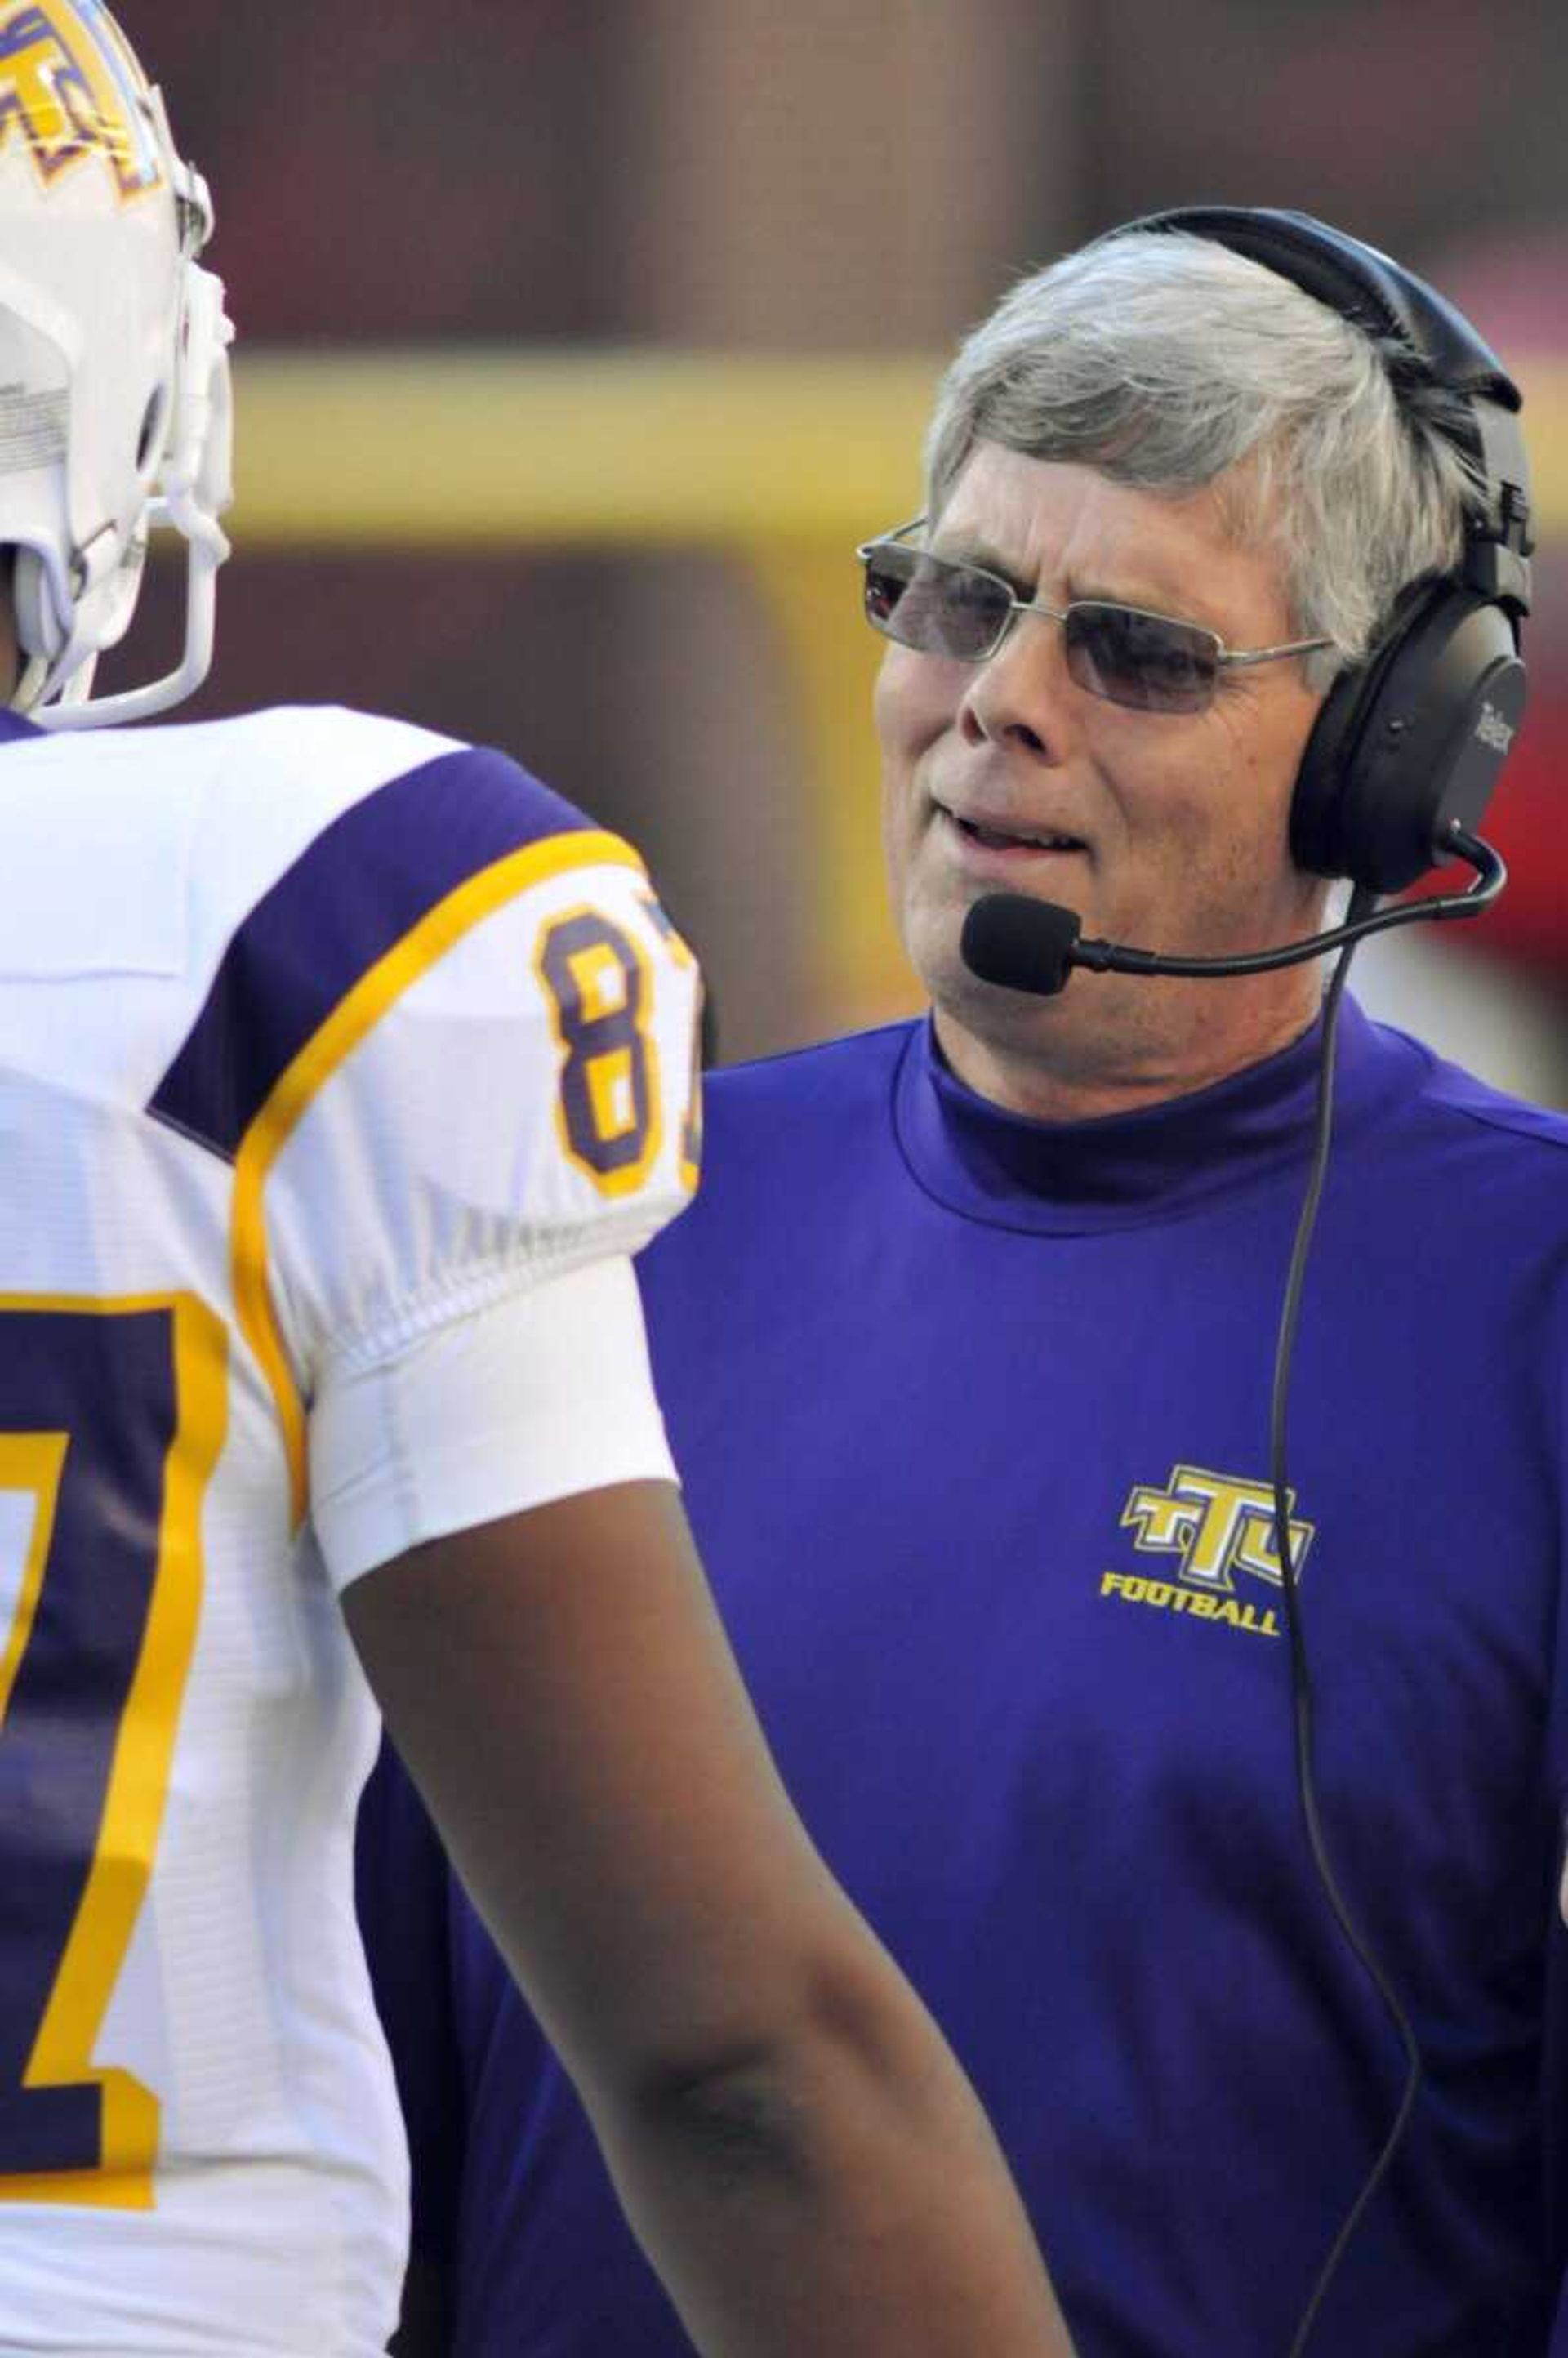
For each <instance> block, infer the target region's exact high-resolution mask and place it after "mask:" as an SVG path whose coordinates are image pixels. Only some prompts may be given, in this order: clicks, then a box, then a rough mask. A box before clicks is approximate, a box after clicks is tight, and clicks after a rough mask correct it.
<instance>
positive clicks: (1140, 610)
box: [855, 514, 1334, 709]
mask: <svg viewBox="0 0 1568 2358" xmlns="http://www.w3.org/2000/svg"><path fill="white" fill-rule="evenodd" d="M924 523H925V515H924V514H921V515H917V516H911V517H910V519H909V522H908V523H907V524H901V525H894V526H893V528H892V531H891V532H881V533H878V535H877V536H876V538H875V539H874V540H865V541H862V542H861V543H860V546H859V547H858V548H857V549H856V551H855V555H856V556H857V557H859V559H860V563H861V564H862V565H867V564H869V563H870V562H871V556H872V554H873V552H874V551H875V550H877V549H879V548H883V547H886V546H888V544H889V543H890V542H897V541H902V540H903V537H904V535H905V534H906V533H911V532H918V531H919V529H920V527H921V525H923V524H924ZM926 553H927V554H928V555H931V556H932V557H933V561H934V562H935V564H938V565H953V566H962V567H964V568H966V570H968V572H970V573H979V574H981V575H982V576H983V577H984V579H986V580H988V581H994V582H995V583H996V585H997V588H998V589H999V590H1001V591H1002V592H1003V594H1004V595H1005V597H1006V599H1007V601H1008V612H1007V613H1006V614H1005V616H1004V617H1003V619H1002V621H1001V622H1000V625H999V627H998V630H997V634H996V636H995V638H994V639H993V640H992V641H991V643H990V644H989V647H986V648H985V649H983V650H982V652H981V653H980V654H974V655H953V656H951V657H950V658H949V660H950V661H951V662H954V663H975V664H982V663H989V661H990V659H991V657H992V656H993V655H995V654H1000V651H1001V649H1002V647H1003V646H1004V645H1005V644H1006V643H1007V641H1008V639H1009V638H1010V637H1011V633H1012V628H1013V625H1014V623H1015V622H1017V620H1018V618H1019V616H1020V615H1021V614H1044V616H1045V618H1046V620H1047V621H1048V622H1065V621H1066V619H1067V617H1068V615H1069V614H1070V613H1071V612H1072V611H1073V609H1074V607H1075V606H1109V607H1114V608H1116V609H1117V610H1118V611H1120V612H1121V613H1124V614H1136V615H1138V616H1139V617H1140V618H1141V620H1142V621H1144V622H1169V623H1171V624H1173V627H1174V628H1175V629H1177V630H1180V631H1191V632H1193V633H1195V635H1196V636H1197V637H1198V638H1201V639H1206V640H1207V641H1208V642H1209V644H1210V645H1211V646H1212V647H1213V649H1214V659H1215V663H1216V664H1217V665H1218V666H1220V667H1222V668H1223V667H1225V666H1227V665H1235V666H1236V667H1237V668H1238V670H1241V669H1245V668H1246V667H1247V666H1248V665H1251V664H1261V663H1275V662H1277V661H1278V660H1279V659H1280V658H1281V656H1283V655H1305V654H1315V653H1316V652H1317V650H1318V649H1319V648H1320V647H1331V646H1332V645H1333V644H1334V641H1333V640H1332V639H1288V640H1286V641H1285V643H1284V644H1283V645H1281V646H1277V647H1227V645H1226V644H1225V641H1224V640H1223V639H1222V638H1221V637H1220V635H1219V633H1218V632H1217V631H1211V630H1209V629H1208V628H1207V626H1206V624H1205V623H1203V622H1187V621H1186V620H1184V617H1183V616H1181V615H1180V614H1160V613H1156V612H1155V611H1154V610H1153V608H1152V607H1150V606H1131V605H1129V604H1128V602H1127V600H1125V599H1122V598H1074V599H1072V600H1069V601H1068V603H1067V604H1066V605H1065V606H1053V605H1051V604H1049V603H1048V602H1047V600H1045V599H1044V598H1021V597H1019V595H1018V593H1017V591H1016V590H1014V589H1013V586H1012V584H1011V581H1009V580H1008V579H1006V578H1005V577H1004V576H1003V575H1002V574H1000V573H993V572H992V571H991V569H990V567H989V565H976V564H975V563H973V562H972V560H971V559H970V558H968V557H936V556H935V552H932V551H927V552H926ZM867 619H868V621H870V620H871V617H870V616H868V617H867ZM871 627H872V628H873V630H881V624H880V623H877V622H872V624H871ZM882 635H883V636H884V637H886V638H891V639H896V638H897V637H898V633H896V631H885V632H883V633H882ZM900 644H906V642H903V641H900ZM923 652H925V650H923V649H921V648H918V647H917V648H915V649H914V653H915V654H921V653H923ZM1086 692H1087V694H1088V695H1090V696H1095V695H1101V696H1102V698H1103V700H1104V701H1105V702H1106V703H1109V704H1114V703H1115V702H1116V701H1117V698H1115V697H1104V696H1103V691H1102V690H1099V689H1096V688H1089V689H1087V691H1086ZM1211 693H1212V690H1211ZM1200 709H1206V707H1203V708H1200Z"/></svg>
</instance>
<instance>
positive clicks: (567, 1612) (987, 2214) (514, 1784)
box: [345, 1482, 1069, 2358]
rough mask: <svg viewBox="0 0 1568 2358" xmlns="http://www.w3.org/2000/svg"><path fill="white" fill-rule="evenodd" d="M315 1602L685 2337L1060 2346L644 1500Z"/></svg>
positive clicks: (874, 1948)
mask: <svg viewBox="0 0 1568 2358" xmlns="http://www.w3.org/2000/svg"><path fill="white" fill-rule="evenodd" d="M345 1606H346V1611H347V1614H348V1619H349V1625H350V1628H351V1633H352V1636H353V1638H354V1641H355V1643H356V1645H357V1647H358V1649H359V1651H360V1655H361V1659H362V1661H363V1663H364V1666H365V1669H366V1671H367V1672H368V1674H369V1676H370V1679H371V1682H372V1684H373V1687H374V1689H375V1691H376V1693H377V1696H378V1698H379V1700H380V1702H381V1704H382V1706H383V1709H384V1713H385V1714H386V1719H387V1724H388V1726H389V1728H390V1730H391V1732H392V1734H393V1736H394V1737H395V1741H396V1743H397V1744H398V1746H399V1748H400V1749H401V1751H402V1752H403V1754H404V1757H405V1758H406V1760H407V1762H408V1763H409V1765H410V1767H411V1768H412V1769H413V1771H414V1774H415V1776H416V1779H417V1780H418V1781H419V1783H420V1785H421V1786H422V1787H423V1789H424V1791H425V1794H426V1796H427V1800H428V1801H429V1803H430V1805H431V1808H432V1810H433V1812H434V1814H435V1816H436V1818H437V1820H438V1823H439V1824H440V1826H441V1829H442V1831H443V1833H444V1835H445V1837H446V1839H447V1841H448V1843H449V1845H450V1848H451V1851H452V1854H453V1856H454V1858H455V1860H456V1862H457V1865H458V1866H459V1869H460V1873H461V1874H462V1876H463V1878H464V1880H465V1882H466V1883H467V1885H468V1887H469V1888H470V1892H471V1893H472V1894H473V1895H474V1897H475V1898H476V1899H477V1900H478V1902H479V1905H480V1906H481V1909H482V1910H483V1912H484V1913H485V1915H486V1917H487V1918H488V1920H489V1922H490V1924H491V1927H492V1931H494V1933H495V1934H496V1936H497V1938H498V1940H499V1942H500V1944H501V1946H502V1948H503V1952H504V1953H505V1954H506V1956H507V1958H508V1960H509V1962H510V1963H511V1964H512V1966H513V1969H514V1972H515V1973H516V1974H517V1975H518V1977H519V1979H520V1980H521V1981H522V1983H523V1984H524V1987H525V1988H526V1989H527V1991H528V1993H529V1996H530V1997H531V1998H532V2000H533V2002H534V2004H535V2007H536V2008H537V2011H538V2013H539V2015H540V2017H541V2019H542V2021H543V2022H544V2024H545V2026H546V2028H547V2029H548V2031H549V2033H550V2035H551V2037H552V2038H553V2039H554V2040H555V2041H556V2043H557V2047H558V2049H559V2050H560V2052H561V2054H562V2056H563V2059H564V2060H565V2061H566V2063H567V2065H568V2069H569V2070H570V2071H571V2072H572V2074H573V2076H574V2078H575V2079H576V2081H577V2082H578V2084H579V2088H580V2090H581V2092H582V2094H583V2097H584V2100H585V2102H586V2104H588V2107H589V2111H590V2113H591V2115H592V2117H593V2120H594V2123H595V2125H596V2128H597V2130H598V2133H599V2135H600V2138H601V2140H602V2143H603V2147H604V2151H605V2155H606V2158H607V2159H608V2161H609V2164H610V2167H611V2170H612V2172H613V2174H614V2177H615V2180H616V2183H617V2186H618V2188H619V2190H620V2192H621V2196H622V2201H623V2202H624V2204H625V2206H626V2209H627V2212H628V2214H629V2216H630V2217H631V2219H632V2222H633V2226H634V2227H635V2228H636V2230H637V2233H638V2234H639V2235H640V2236H641V2237H642V2239H643V2242H644V2244H645V2245H646V2246H647V2248H648V2250H649V2252H650V2255H652V2256H653V2257H654V2260H655V2263H656V2265H657V2266H658V2267H659V2269H660V2272H661V2274H662V2275H663V2276H664V2277H665V2282H666V2284H667V2286H668V2288H669V2289H670V2291H671V2294H672V2297H673V2298H674V2299H675V2300H676V2305H677V2307H678V2308H679V2309H680V2310H681V2313H682V2316H683V2318H684V2320H685V2321H686V2324H687V2330H688V2331H689V2332H690V2333H691V2335H692V2337H693V2339H694V2341H695V2342H696V2343H697V2347H698V2348H699V2349H701V2350H703V2351H705V2352H715V2353H717V2352H722V2353H725V2358H797V2353H799V2358H805V2353H812V2358H819V2353H824V2352H828V2351H851V2350H852V2351H853V2352H855V2353H857V2358H881V2353H886V2358H971V2353H975V2352H979V2351H984V2352H986V2353H995V2358H1009V2353H1030V2358H1067V2353H1068V2351H1069V2345H1068V2342H1067V2338H1066V2334H1065V2329H1064V2327H1063V2325H1062V2323H1061V2320H1060V2317H1059V2315H1058V2313H1057V2310H1056V2308H1055V2304H1054V2300H1053V2299H1052V2297H1051V2294H1050V2291H1049V2288H1048V2287H1047V2284H1046V2281H1045V2277H1044V2272H1043V2270H1042V2268H1041V2266H1040V2262H1039V2259H1038V2256H1037V2255H1036V2252H1035V2249H1034V2245H1033V2239H1032V2237H1031V2234H1030V2231H1029V2228H1028V2226H1027V2224H1026V2223H1025V2221H1024V2218H1023V2215H1022V2211H1021V2210H1020V2208H1019V2206H1018V2204H1017V2201H1016V2198H1015V2197H1014V2195H1013V2193H1012V2191H1011V2186H1010V2184H1009V2181H1008V2179H1007V2176H1006V2173H1005V2169H1004V2168H1003V2165H1002V2163H1001V2160H1000V2156H999V2154H998V2152H997V2149H996V2147H995V2145H994V2143H993V2141H992V2139H991V2136H990V2134H989V2129H988V2127H987V2125H986V2124H985V2122H984V2119H983V2116H982V2115H981V2114H980V2112H979V2107H978V2105H977V2104H976V2103H975V2101H974V2098H973V2096H972V2094H971V2093H970V2091H969V2089H968V2085H967V2083H966V2082H965V2081H964V2079H963V2077H962V2074H961V2073H960V2072H959V2071H958V2069H957V2065H956V2064H955V2063H954V2061H953V2060H952V2058H951V2057H950V2056H949V2055H948V2053H947V2052H946V2049H945V2048H944V2046H943V2045H942V2043H941V2041H940V2039H939V2038H938V2036H937V2034H936V2032H935V2028H934V2027H933V2026H932V2024H931V2022H930V2019H929V2017H927V2016H926V2015H925V2012H924V2010H923V2008H922V2007H921V2006H920V2004H919V2002H918V2000H917V1999H916V1998H915V1996H914V1993H913V1992H912V1991H911V1990H910V1988H909V1987H908V1985H907V1984H906V1983H905V1982H904V1981H903V1978H902V1976H901V1975H900V1974H898V1972H897V1971H896V1969H895V1968H894V1967H893V1965H892V1963H891V1962H890V1961H889V1959H888V1958H887V1957H886V1955H885V1954H884V1952H882V1951H881V1949H880V1948H879V1946H878V1945H877V1944H876V1942H874V1940H873V1939H872V1937H871V1934H870V1933H869V1931H867V1930H866V1928H865V1926H864V1925H863V1924H862V1923H861V1921H860V1919H859V1918H858V1917H857V1916H856V1915H855V1913H854V1911H853V1910H852V1909H850V1907H849V1903H848V1902H847V1901H846V1900H845V1898H843V1896H842V1894H841V1893H840V1892H839V1891H838V1888H837V1887H836V1886H835V1885H834V1883H833V1882H832V1880H831V1878H830V1877H828V1875H827V1872H826V1870H825V1868H824V1867H823V1866H822V1864H821V1862H820V1860H819V1859H818V1858H817V1857H816V1853H815V1852H814V1851H813V1849H812V1848H811V1846H810V1844H809V1843H808V1841H807V1839H806V1835H805V1833H804V1831H803V1830H802V1828H801V1826H800V1823H799V1822H798V1820H797V1819H796V1818H795V1813H794V1811H793V1810H792V1808H791V1806H790V1803H789V1801H788V1798H787V1796H786V1795H785V1793H784V1790H783V1788H782V1786H781V1785H780V1783H779V1781H778V1779H777V1777H776V1775H775V1773H774V1771H773V1767H772V1764H771V1762H770V1760H769V1758H768V1756H767V1753H766V1750H765V1748H764V1746H763V1743H762V1736H761V1734H760V1732H759V1730H758V1727H757V1725H756V1722H755V1720H754V1718H753V1717H752V1712H751V1708H750V1705H749V1704H748V1703H747V1700H746V1698H745V1695H744V1693H743V1690H742V1688H741V1683H740V1681H739V1678H738V1676H737V1674H736V1672H735V1671H734V1668H733V1665H732V1662H731V1660H730V1653H729V1650H728V1647H727V1645H726V1643H725V1640H724V1638H723V1635H722V1632H721V1630H720V1628H719V1623H718V1620H717V1617H716V1616H715V1615H714V1613H713V1610H712V1607H711V1605H710V1603H709V1600H708V1594H707V1590H706V1586H705V1584H704V1583H703V1580H702V1576H701V1574H700V1571H699V1569H698V1567H697V1561H696V1557H695V1555H694V1553H693V1551H692V1548H691V1544H690V1541H689V1538H688V1536H687V1529H686V1523H685V1519H684V1516H683V1514H682V1511H681V1509H680V1505H679V1501H678V1498H677V1496H676V1492H675V1490H674V1489H673V1487H671V1486H669V1485H668V1484H663V1483H656V1482H638V1483H624V1484H621V1485H618V1486H616V1487H612V1488H607V1489H600V1490H596V1491H592V1492H588V1493H585V1494H582V1495H579V1496H578V1497H574V1498H567V1499H562V1500H559V1501H557V1502H555V1503H552V1504H550V1505H547V1506H545V1507H542V1508H539V1509H535V1510H534V1511H532V1512H530V1513H527V1514H524V1515H517V1516H513V1517H509V1518H507V1519H506V1520H502V1521H498V1522H495V1523H491V1524H487V1525H484V1526H481V1527H479V1528H476V1529H472V1530H469V1531H463V1532H460V1533H457V1534H454V1535H452V1536H451V1537H449V1538H445V1539H441V1540H438V1541H431V1542H428V1543H427V1544H425V1545H424V1546H421V1547H417V1548H415V1549H413V1550H411V1551H409V1552H407V1553H406V1555H404V1556H402V1557H401V1558H399V1559H397V1560H396V1561H395V1562H393V1563H388V1564H386V1565H384V1566H382V1567H381V1568H379V1569H378V1570H376V1571H374V1572H373V1573H371V1574H368V1575H366V1576H365V1577H364V1578H362V1579H361V1580H359V1581H357V1582H355V1583H354V1584H353V1585H352V1586H351V1588H350V1589H349V1590H348V1592H347V1595H346V1599H345Z"/></svg>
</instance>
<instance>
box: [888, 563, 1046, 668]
mask: <svg viewBox="0 0 1568 2358" xmlns="http://www.w3.org/2000/svg"><path fill="white" fill-rule="evenodd" d="M1010 612H1011V605H1010V602H1009V600H1008V594H1007V585H1006V584H1005V582H1002V581H999V580H997V579H995V577H994V576H993V575H991V574H989V573H982V572H981V571H980V570H979V567H977V566H973V565H950V564H948V563H947V562H946V560H945V559H944V558H942V557H927V556H926V555H925V552H924V551H923V550H921V549H917V548H901V547H899V546H897V545H896V543H891V542H883V543H881V545H880V546H877V547H875V548H873V549H872V551H871V555H870V556H869V557H867V558H866V618H867V620H868V621H869V622H872V623H874V624H875V626H876V628H877V629H878V630H879V631H881V632H884V633H886V635H887V636H888V637H889V638H890V639H896V640H897V641H898V642H899V644H900V645H901V646H905V647H914V648H915V649H916V650H917V651H918V653H920V654H925V655H947V656H950V657H953V658H955V659H956V660H957V661H958V662H960V663H979V661H981V659H982V658H983V657H984V656H986V655H988V654H989V653H990V651H991V649H992V647H993V646H994V645H995V644H996V642H997V639H998V637H999V636H1000V632H1001V629H1002V626H1003V624H1004V623H1005V622H1006V621H1007V618H1008V615H1009V613H1010Z"/></svg>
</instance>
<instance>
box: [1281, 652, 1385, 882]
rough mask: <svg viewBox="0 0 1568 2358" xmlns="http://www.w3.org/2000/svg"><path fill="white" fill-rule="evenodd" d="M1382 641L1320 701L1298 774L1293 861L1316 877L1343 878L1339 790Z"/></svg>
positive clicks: (1372, 691)
mask: <svg viewBox="0 0 1568 2358" xmlns="http://www.w3.org/2000/svg"><path fill="white" fill-rule="evenodd" d="M1390 646H1391V642H1390V641H1387V640H1386V641H1385V642H1384V643H1383V645H1382V646H1381V647H1379V648H1377V649H1375V650H1374V651H1373V653H1372V654H1371V655H1370V656H1369V657H1368V660H1367V661H1366V662H1365V663H1360V664H1357V665H1355V666H1354V668H1353V669H1351V670H1349V671H1342V672H1341V673H1340V675H1339V676H1338V678H1337V679H1336V681H1335V682H1334V684H1333V686H1332V687H1330V689H1329V691H1328V694H1327V696H1326V697H1325V698H1324V701H1323V708H1322V710H1321V711H1320V712H1319V714H1318V716H1317V719H1316V720H1315V721H1314V723H1313V730H1312V734H1311V736H1310V737H1309V738H1308V739H1307V741H1306V748H1305V751H1304V752H1303V754H1302V759H1301V766H1300V768H1299V769H1298V770H1297V772H1296V784H1295V792H1294V794H1293V795H1292V797H1291V857H1292V860H1294V861H1295V863H1296V866H1297V867H1298V868H1305V869H1307V870H1309V871H1310V872H1311V873H1312V874H1313V875H1314V876H1345V875H1347V874H1348V873H1349V872H1350V871H1349V870H1348V868H1347V866H1346V854H1345V849H1344V844H1343V841H1342V833H1341V825H1340V813H1341V804H1342V799H1343V798H1342V795H1341V791H1340V789H1341V784H1342V781H1343V780H1344V777H1345V774H1346V770H1347V768H1348V766H1349V764H1350V762H1351V760H1352V759H1353V756H1354V752H1355V748H1356V747H1357V744H1358V743H1359V742H1360V740H1361V724H1362V721H1363V719H1364V718H1365V716H1366V712H1367V708H1368V704H1369V703H1370V702H1371V700H1372V698H1373V697H1374V696H1375V695H1376V693H1377V687H1378V682H1379V678H1380V677H1381V676H1382V670H1383V660H1382V659H1383V656H1384V654H1385V653H1386V652H1387V651H1388V650H1389V649H1390Z"/></svg>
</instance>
